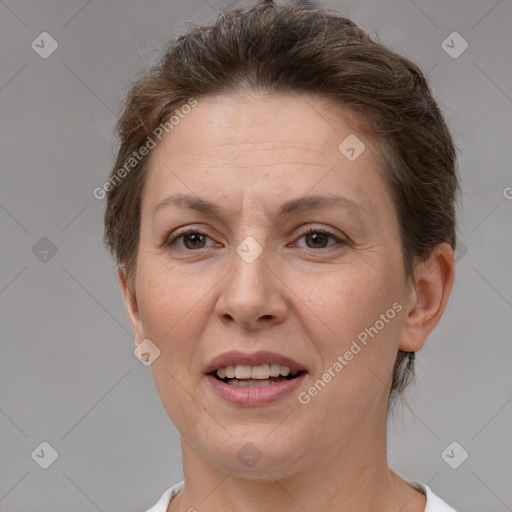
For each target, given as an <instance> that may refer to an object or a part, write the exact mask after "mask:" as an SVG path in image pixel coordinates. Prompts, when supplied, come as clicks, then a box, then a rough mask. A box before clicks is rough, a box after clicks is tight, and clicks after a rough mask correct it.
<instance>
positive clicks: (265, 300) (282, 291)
mask: <svg viewBox="0 0 512 512" xmlns="http://www.w3.org/2000/svg"><path fill="white" fill-rule="evenodd" d="M268 251H269V249H264V250H263V252H262V253H261V254H260V255H259V256H258V257H257V258H256V259H255V260H254V261H251V260H246V259H244V258H243V257H242V256H240V254H239V253H238V252H236V251H233V255H232V256H231V261H230V262H229V265H230V271H229V272H228V274H227V275H226V277H225V279H222V280H221V282H220V286H221V291H220V295H219V298H218V301H217V304H216V308H215V309H216V314H217V317H218V318H219V319H220V320H221V321H222V322H224V323H233V322H236V323H237V324H239V325H240V326H242V327H244V328H246V329H250V330H256V329H261V328H262V327H265V326H270V325H273V324H276V325H277V324H279V323H282V322H283V321H284V320H285V318H286V315H287V312H288V306H287V300H286V290H287V288H286V286H285V284H284V283H283V282H282V280H281V279H280V278H279V277H278V275H279V271H278V269H276V268H275V266H274V268H272V257H271V255H270V254H268Z"/></svg>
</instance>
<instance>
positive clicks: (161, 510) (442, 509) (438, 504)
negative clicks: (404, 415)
mask: <svg viewBox="0 0 512 512" xmlns="http://www.w3.org/2000/svg"><path fill="white" fill-rule="evenodd" d="M184 483H185V482H179V483H177V484H176V485H173V486H172V487H170V488H169V489H167V490H166V491H165V492H164V493H163V494H162V497H161V498H160V499H159V500H158V503H156V505H154V506H153V507H151V508H150V509H148V510H146V512H166V510H167V507H168V506H169V503H170V501H171V500H172V498H174V496H176V494H178V493H179V492H180V491H181V489H183V485H184ZM409 483H410V484H412V485H414V486H415V487H417V488H419V489H420V490H421V491H422V492H423V493H424V494H425V495H426V496H427V506H426V508H425V512H456V510H455V509H453V508H452V507H450V506H449V505H447V504H446V503H445V502H444V501H443V500H442V499H441V498H438V497H437V496H436V495H435V494H434V493H433V492H432V491H431V490H430V487H429V486H428V485H424V484H420V483H418V482H411V481H409Z"/></svg>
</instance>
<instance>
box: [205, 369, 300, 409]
mask: <svg viewBox="0 0 512 512" xmlns="http://www.w3.org/2000/svg"><path fill="white" fill-rule="evenodd" d="M206 377H207V378H208V380H209V382H210V384H211V385H212V386H213V389H214V391H215V392H216V393H217V394H218V395H219V396H220V397H221V398H223V399H224V400H226V402H230V403H232V404H236V405H243V406H252V405H265V404H268V403H270V402H273V401H275V400H278V399H279V398H281V397H283V396H285V395H288V394H290V393H291V392H292V391H294V390H295V389H297V387H299V385H300V384H301V382H302V381H303V380H304V378H305V377H306V374H305V373H302V374H301V375H299V376H298V377H295V378H294V379H290V380H283V381H281V382H277V383H276V384H270V385H269V386H255V387H251V388H238V387H235V386H230V385H229V384H226V383H224V382H222V381H221V380H218V379H216V378H215V377H214V376H213V375H206Z"/></svg>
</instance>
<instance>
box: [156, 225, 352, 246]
mask: <svg viewBox="0 0 512 512" xmlns="http://www.w3.org/2000/svg"><path fill="white" fill-rule="evenodd" d="M192 234H193V235H201V236H205V237H206V238H210V237H209V236H208V235H207V234H206V233H203V232H202V231H199V230H197V229H194V228H187V229H185V230H184V231H181V232H178V233H176V234H175V235H174V236H173V237H172V238H170V239H166V240H165V241H164V244H163V245H164V246H165V247H168V248H170V247H171V246H173V245H174V243H175V242H176V241H177V240H179V239H180V238H183V237H184V236H187V235H192ZM309 234H322V235H327V236H329V237H330V238H333V239H334V240H335V241H336V242H338V243H339V244H342V245H346V244H347V241H346V240H343V239H341V238H340V237H338V236H337V235H335V234H334V233H331V232H330V231H328V230H326V229H320V228H312V227H310V228H308V230H307V231H304V232H303V233H302V234H301V235H300V236H299V238H298V239H300V238H302V237H304V236H306V235H309ZM334 245H335V244H333V245H328V246H326V247H321V248H318V249H312V248H309V247H306V248H303V249H304V250H305V251H306V252H308V251H309V252H318V251H319V250H326V249H329V248H330V247H333V246H334ZM177 249H178V250H183V251H188V252H196V251H200V250H201V249H205V248H204V247H201V248H199V249H187V248H186V247H185V248H184V247H178V248H177Z"/></svg>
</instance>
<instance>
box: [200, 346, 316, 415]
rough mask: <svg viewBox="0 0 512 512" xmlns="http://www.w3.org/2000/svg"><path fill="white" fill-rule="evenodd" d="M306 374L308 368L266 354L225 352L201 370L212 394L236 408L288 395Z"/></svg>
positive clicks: (261, 403)
mask: <svg viewBox="0 0 512 512" xmlns="http://www.w3.org/2000/svg"><path fill="white" fill-rule="evenodd" d="M307 373H308V370H307V368H306V367H305V366H303V365H301V364H300V363H298V362H297V361H294V360H293V359H291V358H289V357H287V356H283V355H281V354H276V353H274V352H268V351H265V352H257V353H255V354H247V353H243V352H239V351H231V352H226V353H224V354H221V355H219V356H217V357H215V358H214V359H213V360H212V361H211V362H210V364H209V365H207V366H206V368H205V369H204V374H205V376H206V377H207V378H208V381H209V383H210V385H211V386H212V389H213V391H214V392H215V393H216V394H217V395H218V396H219V397H221V398H222V399H224V400H225V401H227V402H230V403H232V404H235V405H238V406H240V405H241V406H259V405H266V404H269V403H271V402H274V401H276V400H278V399H280V398H283V397H285V396H287V395H288V396H291V394H292V392H293V391H294V390H296V389H297V388H298V386H300V385H301V382H303V381H304V379H305V378H306V374H307Z"/></svg>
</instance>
